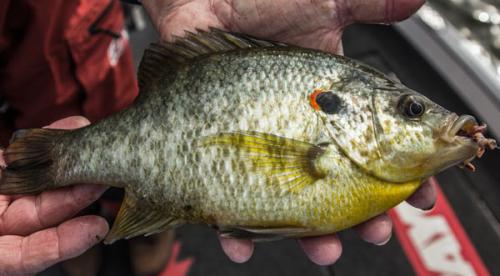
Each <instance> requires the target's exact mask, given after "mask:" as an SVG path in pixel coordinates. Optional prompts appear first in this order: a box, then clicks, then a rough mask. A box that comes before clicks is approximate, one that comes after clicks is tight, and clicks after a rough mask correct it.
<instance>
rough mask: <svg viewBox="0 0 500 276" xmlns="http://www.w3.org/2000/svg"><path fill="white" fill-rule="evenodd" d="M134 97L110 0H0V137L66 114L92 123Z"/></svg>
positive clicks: (124, 41)
mask: <svg viewBox="0 0 500 276" xmlns="http://www.w3.org/2000/svg"><path fill="white" fill-rule="evenodd" d="M136 95H137V85H136V80H135V73H134V67H133V63H132V58H131V51H130V48H129V45H128V36H127V33H126V31H124V26H123V15H122V10H121V5H120V3H119V2H118V1H116V0H79V1H74V0H70V1H68V0H2V1H0V142H1V143H2V144H3V145H6V143H7V141H8V139H9V138H10V135H11V133H12V131H13V130H15V129H20V128H31V127H41V126H44V125H47V124H49V123H50V122H53V121H55V120H57V119H60V118H63V117H67V116H70V115H83V116H85V117H87V118H89V119H90V120H91V121H96V120H99V119H101V118H103V117H106V116H108V115H110V114H112V113H114V112H116V111H118V110H120V109H122V108H124V107H126V106H128V105H129V104H130V103H132V101H133V100H134V98H135V97H136Z"/></svg>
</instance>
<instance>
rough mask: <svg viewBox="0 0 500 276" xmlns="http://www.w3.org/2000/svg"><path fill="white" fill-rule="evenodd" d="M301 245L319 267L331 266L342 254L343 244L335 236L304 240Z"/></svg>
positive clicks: (300, 242) (300, 241)
mask: <svg viewBox="0 0 500 276" xmlns="http://www.w3.org/2000/svg"><path fill="white" fill-rule="evenodd" d="M299 244H300V246H301V247H302V250H304V252H305V253H306V255H307V256H308V257H309V259H310V260H311V261H313V262H314V263H316V264H318V265H331V264H333V263H335V262H336V261H337V260H338V259H339V258H340V255H341V254H342V244H341V243H340V240H339V238H338V237H337V235H335V234H332V235H326V236H320V237H311V238H302V239H299Z"/></svg>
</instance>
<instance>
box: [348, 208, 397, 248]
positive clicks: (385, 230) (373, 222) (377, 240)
mask: <svg viewBox="0 0 500 276" xmlns="http://www.w3.org/2000/svg"><path fill="white" fill-rule="evenodd" d="M354 230H355V231H356V232H358V234H359V235H360V236H361V238H362V239H363V240H365V241H367V242H369V243H372V244H375V245H384V244H386V243H388V242H389V240H390V239H391V236H392V220H391V218H390V217H389V216H388V215H387V214H381V215H379V216H376V217H374V218H372V219H370V220H368V221H365V222H363V223H362V224H360V225H357V226H355V227H354Z"/></svg>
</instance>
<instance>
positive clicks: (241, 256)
mask: <svg viewBox="0 0 500 276" xmlns="http://www.w3.org/2000/svg"><path fill="white" fill-rule="evenodd" d="M219 241H220V245H221V247H222V250H223V251H224V253H226V255H227V256H228V258H229V259H230V260H231V261H233V262H235V263H240V264H241V263H244V262H247V261H248V260H249V259H250V257H252V254H253V250H254V245H253V242H252V241H251V240H243V239H232V238H224V237H220V236H219Z"/></svg>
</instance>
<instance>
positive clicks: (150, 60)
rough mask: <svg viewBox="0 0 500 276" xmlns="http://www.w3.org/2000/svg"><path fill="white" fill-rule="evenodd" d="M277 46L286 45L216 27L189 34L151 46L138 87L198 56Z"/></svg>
mask: <svg viewBox="0 0 500 276" xmlns="http://www.w3.org/2000/svg"><path fill="white" fill-rule="evenodd" d="M275 46H282V47H286V46H287V45H286V44H284V43H280V42H273V41H266V40H261V39H257V38H254V37H251V36H248V35H244V34H236V33H229V32H225V31H222V30H219V29H216V28H210V30H209V31H202V30H197V33H192V32H186V35H185V36H184V37H175V41H174V42H171V43H170V42H165V41H160V42H156V43H152V44H151V45H150V46H149V48H148V49H146V51H144V55H143V57H142V60H141V64H140V65H139V73H138V79H139V88H143V87H144V85H145V84H147V83H149V82H152V81H154V80H155V79H157V78H158V77H159V76H161V75H162V74H164V73H165V72H168V71H174V70H175V69H176V68H177V67H178V66H179V65H180V64H182V63H185V62H186V61H188V60H190V59H192V58H195V57H199V56H202V55H209V54H213V53H222V52H228V51H231V50H235V49H246V48H255V47H275Z"/></svg>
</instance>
